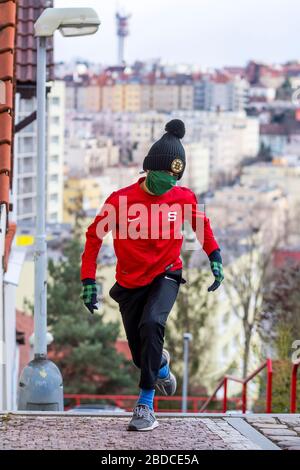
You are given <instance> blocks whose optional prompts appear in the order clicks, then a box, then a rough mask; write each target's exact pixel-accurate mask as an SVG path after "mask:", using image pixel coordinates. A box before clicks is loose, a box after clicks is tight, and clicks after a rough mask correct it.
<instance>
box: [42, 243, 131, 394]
mask: <svg viewBox="0 0 300 470" xmlns="http://www.w3.org/2000/svg"><path fill="white" fill-rule="evenodd" d="M81 252H82V247H81V244H80V242H79V241H78V238H74V239H73V240H72V241H70V242H68V244H67V245H66V246H65V249H64V257H63V258H62V259H61V260H60V261H59V262H58V263H54V262H53V261H52V260H50V261H49V284H48V319H49V326H50V328H51V331H52V333H53V335H54V345H53V348H52V355H54V358H55V362H56V363H57V365H58V367H59V368H60V370H61V372H62V375H63V378H64V388H65V390H66V391H67V392H72V393H82V392H85V393H115V392H118V393H120V392H124V393H125V392H126V393H128V392H132V391H133V388H132V387H133V385H134V384H135V383H136V382H137V379H136V380H135V379H134V377H135V374H137V370H136V369H135V368H134V366H133V365H132V364H131V363H130V362H129V361H128V360H126V358H125V357H124V356H123V355H122V354H119V353H118V352H117V351H116V349H115V342H116V340H117V338H118V336H119V323H118V322H105V321H104V318H105V307H104V312H103V313H101V314H99V315H98V314H94V315H93V316H92V315H91V314H89V313H88V312H87V311H86V310H85V307H84V306H83V304H82V301H81V300H80V298H79V295H80V292H81V283H80V277H79V262H80V257H81Z"/></svg>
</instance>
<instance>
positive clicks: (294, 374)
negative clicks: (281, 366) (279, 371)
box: [290, 363, 299, 413]
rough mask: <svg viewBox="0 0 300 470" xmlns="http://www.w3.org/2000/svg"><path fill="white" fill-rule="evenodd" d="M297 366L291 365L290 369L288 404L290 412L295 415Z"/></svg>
mask: <svg viewBox="0 0 300 470" xmlns="http://www.w3.org/2000/svg"><path fill="white" fill-rule="evenodd" d="M298 367H299V363H298V364H293V368H292V377H291V402H290V412H291V413H296V411H297V372H298Z"/></svg>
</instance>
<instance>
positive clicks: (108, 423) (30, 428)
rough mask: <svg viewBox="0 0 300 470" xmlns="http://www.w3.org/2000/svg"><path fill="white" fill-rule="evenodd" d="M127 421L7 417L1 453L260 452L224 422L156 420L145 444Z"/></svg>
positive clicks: (143, 439) (109, 418) (141, 434)
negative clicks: (15, 451) (84, 450)
mask: <svg viewBox="0 0 300 470" xmlns="http://www.w3.org/2000/svg"><path fill="white" fill-rule="evenodd" d="M27 418H28V419H27ZM0 419H1V416H0ZM129 420H130V418H127V417H126V418H122V417H103V416H102V417H99V416H92V417H81V416H76V417H71V416H55V417H53V416H47V415H44V416H40V415H34V416H25V415H11V416H10V419H9V420H7V421H5V425H4V426H3V429H2V430H1V437H0V449H47V450H48V449H69V450H72V449H96V450H97V449H98V450H110V449H111V450H113V449H124V450H125V449H126V450H127V449H128V450H137V449H146V450H159V449H162V450H163V449H170V450H172V449H174V450H175V449H179V450H180V449H182V450H185V449H186V450H196V449H220V450H221V449H223V450H226V449H227V450H228V449H244V450H248V449H259V447H258V446H257V445H256V444H254V443H253V442H252V441H250V440H249V439H247V438H246V437H245V436H243V435H241V434H240V433H239V432H238V431H237V430H236V429H234V428H233V427H232V426H231V425H229V423H227V421H225V419H223V418H217V419H211V418H207V419H205V418H198V417H189V418H167V417H166V418H164V417H159V418H158V421H159V426H158V428H156V429H154V430H153V431H152V432H148V433H147V438H146V439H145V433H136V432H128V431H127V430H126V428H127V424H128V422H129ZM290 445H292V444H290Z"/></svg>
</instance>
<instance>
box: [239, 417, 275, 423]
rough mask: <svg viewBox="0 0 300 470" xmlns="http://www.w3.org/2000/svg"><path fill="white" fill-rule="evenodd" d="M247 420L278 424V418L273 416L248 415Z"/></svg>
mask: <svg viewBox="0 0 300 470" xmlns="http://www.w3.org/2000/svg"><path fill="white" fill-rule="evenodd" d="M246 421H248V422H251V423H252V422H256V423H266V424H276V422H277V421H276V419H275V418H273V417H272V416H266V417H265V416H247V417H246Z"/></svg>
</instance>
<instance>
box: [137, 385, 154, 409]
mask: <svg viewBox="0 0 300 470" xmlns="http://www.w3.org/2000/svg"><path fill="white" fill-rule="evenodd" d="M154 394H155V389H153V390H151V389H144V388H141V389H140V396H139V399H138V401H137V403H138V404H139V405H148V406H149V408H150V410H153V399H154Z"/></svg>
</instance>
